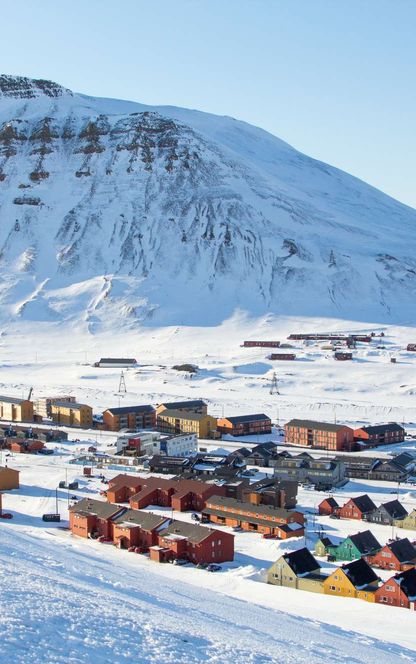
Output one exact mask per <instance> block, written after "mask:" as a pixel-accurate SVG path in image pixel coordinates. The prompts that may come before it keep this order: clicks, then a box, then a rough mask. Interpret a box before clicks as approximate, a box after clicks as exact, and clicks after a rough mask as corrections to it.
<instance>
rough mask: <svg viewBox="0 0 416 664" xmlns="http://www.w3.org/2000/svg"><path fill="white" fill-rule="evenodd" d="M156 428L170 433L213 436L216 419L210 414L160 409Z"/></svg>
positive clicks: (203, 436) (200, 436)
mask: <svg viewBox="0 0 416 664" xmlns="http://www.w3.org/2000/svg"><path fill="white" fill-rule="evenodd" d="M157 428H158V430H159V431H161V432H162V433H168V434H172V435H177V434H196V435H197V437H198V438H213V437H215V432H216V429H217V420H216V418H215V417H212V416H211V415H204V414H202V413H195V412H192V411H182V410H168V409H165V410H161V411H160V412H159V413H158V416H157Z"/></svg>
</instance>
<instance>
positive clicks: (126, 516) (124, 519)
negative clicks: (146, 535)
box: [114, 510, 169, 530]
mask: <svg viewBox="0 0 416 664" xmlns="http://www.w3.org/2000/svg"><path fill="white" fill-rule="evenodd" d="M165 521H169V519H168V517H166V516H162V515H161V514H152V512H143V511H142V510H127V511H126V512H123V514H121V515H120V516H118V517H116V518H115V519H114V523H116V524H117V525H119V526H140V527H141V528H142V529H143V530H154V529H155V528H158V527H159V526H161V525H162V523H164V522H165Z"/></svg>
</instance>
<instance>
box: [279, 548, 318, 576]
mask: <svg viewBox="0 0 416 664" xmlns="http://www.w3.org/2000/svg"><path fill="white" fill-rule="evenodd" d="M283 558H284V559H285V561H286V562H287V564H288V565H289V567H290V568H291V569H292V570H293V572H294V573H295V574H296V576H299V575H300V574H308V573H309V572H315V570H317V569H319V568H320V567H321V566H320V564H319V563H318V561H317V560H315V558H314V557H313V555H312V554H311V552H310V551H309V549H307V548H306V547H304V548H303V549H298V550H297V551H292V552H291V553H286V554H284V556H283Z"/></svg>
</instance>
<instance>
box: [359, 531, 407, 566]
mask: <svg viewBox="0 0 416 664" xmlns="http://www.w3.org/2000/svg"><path fill="white" fill-rule="evenodd" d="M366 560H367V562H368V563H369V564H370V565H372V566H373V567H379V568H380V569H391V570H395V571H396V572H404V571H406V570H407V569H411V568H412V567H414V566H415V565H416V549H415V547H414V546H413V544H412V543H411V542H410V540H408V539H407V537H405V538H404V539H399V540H393V541H391V542H388V543H387V544H386V545H385V546H383V548H382V549H381V550H380V551H378V552H377V553H376V554H374V555H373V556H367V557H366Z"/></svg>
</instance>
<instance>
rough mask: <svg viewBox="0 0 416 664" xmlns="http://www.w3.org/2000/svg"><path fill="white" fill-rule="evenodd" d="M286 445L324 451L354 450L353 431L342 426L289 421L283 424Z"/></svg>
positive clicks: (308, 421) (327, 423)
mask: <svg viewBox="0 0 416 664" xmlns="http://www.w3.org/2000/svg"><path fill="white" fill-rule="evenodd" d="M285 439H286V443H290V444H291V445H300V446H302V447H316V448H319V449H324V450H334V451H339V450H346V451H351V450H353V449H354V430H353V429H351V428H350V427H347V426H345V425H343V424H331V423H329V422H315V421H313V420H296V419H294V420H290V422H288V423H287V424H285Z"/></svg>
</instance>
